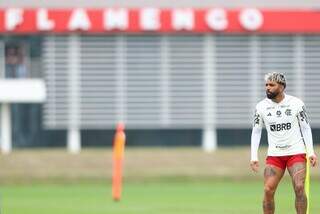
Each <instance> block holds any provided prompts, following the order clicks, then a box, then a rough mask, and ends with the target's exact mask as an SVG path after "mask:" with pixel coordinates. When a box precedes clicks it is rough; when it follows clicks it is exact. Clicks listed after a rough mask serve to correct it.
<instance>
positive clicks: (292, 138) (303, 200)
mask: <svg viewBox="0 0 320 214" xmlns="http://www.w3.org/2000/svg"><path fill="white" fill-rule="evenodd" d="M265 81H266V82H265V83H266V85H265V89H266V95H267V98H265V99H264V100H262V101H260V102H259V103H258V104H257V106H256V112H255V115H254V121H253V128H252V134H251V163H250V166H251V168H252V170H253V171H254V172H257V171H258V169H259V162H258V148H259V144H260V138H261V132H262V127H263V125H264V126H265V127H266V130H267V133H268V145H269V146H268V156H267V158H266V167H265V170H264V198H263V212H264V214H273V213H274V211H275V203H274V194H275V191H276V189H277V186H278V184H279V182H280V180H281V178H282V176H283V174H284V173H285V170H286V169H288V172H289V174H290V176H291V178H292V184H293V187H294V192H295V196H296V199H295V208H296V211H297V214H305V213H306V210H307V197H306V193H305V188H304V182H305V178H306V158H308V159H309V160H310V164H311V166H313V167H314V166H316V164H317V156H316V155H315V153H314V150H313V141H312V133H311V128H310V125H309V119H308V117H307V113H306V109H305V106H304V103H303V102H302V101H301V100H300V99H298V98H296V97H294V96H290V95H288V94H285V93H284V90H285V88H286V79H285V76H284V75H283V74H281V73H276V72H273V73H268V74H267V75H266V76H265Z"/></svg>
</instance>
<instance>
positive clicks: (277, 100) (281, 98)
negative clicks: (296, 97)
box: [272, 93, 285, 103]
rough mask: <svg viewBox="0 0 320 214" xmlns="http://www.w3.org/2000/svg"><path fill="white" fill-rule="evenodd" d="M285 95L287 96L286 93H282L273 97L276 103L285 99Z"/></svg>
mask: <svg viewBox="0 0 320 214" xmlns="http://www.w3.org/2000/svg"><path fill="white" fill-rule="evenodd" d="M284 97H285V95H284V93H280V94H279V95H278V96H276V97H275V98H274V99H272V101H273V102H275V103H280V102H281V101H282V100H283V99H284Z"/></svg>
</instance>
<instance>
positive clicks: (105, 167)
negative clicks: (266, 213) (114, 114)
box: [0, 147, 320, 214]
mask: <svg viewBox="0 0 320 214" xmlns="http://www.w3.org/2000/svg"><path fill="white" fill-rule="evenodd" d="M316 150H318V148H316ZM125 153H126V154H125V164H124V181H125V183H124V191H123V198H122V200H121V201H120V202H113V201H112V200H111V186H110V183H111V171H112V161H111V159H112V158H111V157H112V153H111V150H110V148H109V149H103V148H101V149H85V150H83V151H82V152H81V154H79V155H70V154H68V153H67V152H66V151H65V150H62V149H50V150H48V149H46V150H41V149H40V150H16V151H14V152H13V153H12V154H10V155H0V169H1V170H0V194H1V195H0V196H1V198H0V209H1V214H57V213H59V214H60V213H61V214H81V213H83V214H100V213H101V214H102V213H103V214H180V213H181V214H182V213H183V214H206V213H208V214H209V213H210V214H258V213H262V212H261V200H262V194H263V184H262V178H263V175H262V174H263V170H262V169H263V167H264V166H263V162H264V161H263V159H264V155H265V148H262V149H261V151H260V160H261V168H262V169H261V170H260V172H259V173H257V174H256V173H252V172H251V170H250V169H249V166H248V164H249V148H248V147H239V148H235V147H232V148H222V149H221V148H220V149H219V150H218V151H216V152H214V153H210V154H208V153H204V152H203V151H201V149H200V148H195V147H193V148H181V147H179V148H128V149H127V150H126V152H125ZM319 174H320V173H319V168H314V169H312V183H311V209H310V211H311V212H310V214H318V213H320V203H318V202H319V201H320V194H319V192H320V184H319V182H318V181H319V177H320V176H319ZM293 195H294V193H293V190H292V187H291V182H290V180H289V176H288V174H287V173H286V175H285V177H284V180H283V181H282V183H281V185H280V186H279V189H278V192H277V195H276V201H277V204H276V210H277V212H276V213H278V214H292V213H295V211H294V197H293Z"/></svg>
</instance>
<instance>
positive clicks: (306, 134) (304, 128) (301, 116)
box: [297, 105, 318, 166]
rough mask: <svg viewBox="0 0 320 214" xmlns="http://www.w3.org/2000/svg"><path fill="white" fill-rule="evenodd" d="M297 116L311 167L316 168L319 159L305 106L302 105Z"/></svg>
mask: <svg viewBox="0 0 320 214" xmlns="http://www.w3.org/2000/svg"><path fill="white" fill-rule="evenodd" d="M297 116H298V121H299V124H300V129H301V134H302V137H303V140H304V143H305V146H306V150H307V157H308V158H309V160H310V163H311V165H312V166H316V165H317V162H318V159H317V156H316V154H315V152H314V149H313V140H312V131H311V127H310V123H309V118H308V115H307V111H306V108H305V106H304V105H302V106H301V108H300V109H299V111H298V115H297Z"/></svg>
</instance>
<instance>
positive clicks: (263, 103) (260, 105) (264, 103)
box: [256, 98, 270, 110]
mask: <svg viewBox="0 0 320 214" xmlns="http://www.w3.org/2000/svg"><path fill="white" fill-rule="evenodd" d="M268 105H270V100H269V99H267V98H264V99H263V100H260V101H259V102H258V103H257V105H256V109H257V110H261V109H263V108H266V107H267V106H268Z"/></svg>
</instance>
